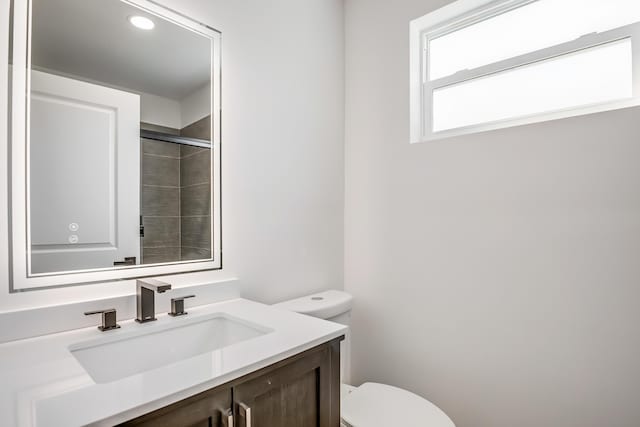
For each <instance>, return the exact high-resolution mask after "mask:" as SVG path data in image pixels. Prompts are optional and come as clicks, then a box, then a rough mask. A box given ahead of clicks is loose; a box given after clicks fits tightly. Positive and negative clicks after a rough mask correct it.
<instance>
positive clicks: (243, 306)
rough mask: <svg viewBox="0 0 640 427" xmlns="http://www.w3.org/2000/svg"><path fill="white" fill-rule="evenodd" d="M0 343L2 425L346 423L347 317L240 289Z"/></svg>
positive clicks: (321, 426)
mask: <svg viewBox="0 0 640 427" xmlns="http://www.w3.org/2000/svg"><path fill="white" fill-rule="evenodd" d="M119 324H120V325H121V328H119V329H116V330H111V331H107V332H101V331H99V330H98V329H97V328H96V327H90V328H84V329H79V330H73V331H68V332H62V333H57V334H50V335H45V336H42V337H36V338H31V339H25V340H19V341H12V342H8V343H5V344H1V345H0V378H1V379H2V383H3V387H2V389H0V412H1V413H2V414H3V423H2V424H3V425H6V426H28V427H50V426H51V427H53V426H55V427H59V426H67V427H72V426H84V425H93V426H114V425H125V426H185V425H189V426H192V425H194V426H199V425H203V426H227V427H249V426H252V427H256V426H281V427H286V426H291V427H294V426H295V427H316V426H318V427H330V426H331V427H338V426H339V419H340V418H339V414H340V361H339V359H340V341H341V340H342V338H343V336H344V334H345V332H346V327H345V326H343V325H339V324H336V323H332V322H327V321H323V320H319V319H315V318H312V317H308V316H304V315H300V314H296V313H291V312H288V311H285V310H281V309H278V308H275V307H272V306H268V305H264V304H260V303H256V302H253V301H249V300H246V299H242V298H237V299H232V300H228V301H222V302H219V303H214V304H208V305H204V306H199V307H192V308H190V309H189V314H188V315H186V316H181V317H177V318H176V317H171V316H168V315H158V320H157V321H154V322H150V323H148V324H147V323H145V324H139V323H137V322H135V321H133V320H126V321H123V322H119Z"/></svg>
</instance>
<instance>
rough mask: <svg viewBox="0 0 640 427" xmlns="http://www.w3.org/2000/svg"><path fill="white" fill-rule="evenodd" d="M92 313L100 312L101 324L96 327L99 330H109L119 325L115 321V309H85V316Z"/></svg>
mask: <svg viewBox="0 0 640 427" xmlns="http://www.w3.org/2000/svg"><path fill="white" fill-rule="evenodd" d="M93 314H101V315H102V325H101V326H98V329H100V330H101V331H103V332H104V331H110V330H112V329H118V328H119V327H120V325H118V324H117V323H116V309H115V308H108V309H106V310H96V311H87V312H85V313H84V315H85V316H91V315H93Z"/></svg>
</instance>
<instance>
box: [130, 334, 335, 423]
mask: <svg viewBox="0 0 640 427" xmlns="http://www.w3.org/2000/svg"><path fill="white" fill-rule="evenodd" d="M341 340H342V338H338V339H335V340H333V341H329V342H327V343H325V344H322V345H319V346H317V347H314V348H312V349H310V350H307V351H305V352H303V353H300V354H297V355H295V356H293V357H290V358H288V359H285V360H283V361H280V362H278V363H275V364H273V365H271V366H268V367H266V368H263V369H260V370H258V371H256V372H252V373H251V374H248V375H245V376H244V377H241V378H238V379H237V380H234V381H231V382H230V383H227V384H224V385H221V386H218V387H215V388H213V389H211V390H208V391H205V392H203V393H200V394H197V395H195V396H192V397H190V398H188V399H185V400H182V401H180V402H176V403H174V404H172V405H169V406H167V407H164V408H161V409H158V410H156V411H154V412H151V413H149V414H146V415H143V416H141V417H138V418H135V419H133V420H131V421H127V422H126V423H124V424H121V426H127V427H133V426H145V427H150V426H154V427H192V426H193V427H199V426H203V427H205V426H206V427H219V426H220V427H339V426H340V341H341Z"/></svg>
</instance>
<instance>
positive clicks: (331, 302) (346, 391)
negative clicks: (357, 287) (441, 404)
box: [275, 290, 455, 427]
mask: <svg viewBox="0 0 640 427" xmlns="http://www.w3.org/2000/svg"><path fill="white" fill-rule="evenodd" d="M352 303H353V297H352V296H351V295H349V294H348V293H346V292H343V291H335V290H332V291H326V292H321V293H318V294H314V295H309V296H306V297H302V298H297V299H293V300H289V301H285V302H281V303H279V304H275V307H278V308H281V309H284V310H288V311H294V312H296V313H301V314H306V315H309V316H313V317H318V318H321V319H325V320H329V321H332V322H337V323H341V324H343V325H347V326H348V325H349V323H350V319H351V306H352ZM340 346H341V348H340V377H341V380H342V386H341V396H340V407H341V414H340V415H341V419H342V425H343V426H344V427H390V426H393V427H455V425H454V424H453V421H451V419H450V418H449V417H448V416H447V415H446V414H445V413H444V412H442V410H440V409H439V408H438V407H437V406H436V405H434V404H433V403H431V402H429V401H428V400H426V399H424V398H422V397H420V396H418V395H417V394H414V393H411V392H409V391H407V390H403V389H401V388H398V387H393V386H390V385H386V384H378V383H372V382H366V383H364V384H362V385H361V386H359V387H353V386H350V385H348V383H349V381H350V375H351V370H350V367H351V363H350V361H351V357H350V356H351V337H350V332H347V333H346V335H345V339H344V341H342V343H341V344H340Z"/></svg>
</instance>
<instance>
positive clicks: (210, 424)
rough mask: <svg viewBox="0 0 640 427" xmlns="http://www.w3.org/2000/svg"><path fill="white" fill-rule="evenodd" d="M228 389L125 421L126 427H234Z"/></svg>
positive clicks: (183, 401)
mask: <svg viewBox="0 0 640 427" xmlns="http://www.w3.org/2000/svg"><path fill="white" fill-rule="evenodd" d="M231 396H232V394H231V388H229V387H225V386H222V387H216V388H214V389H212V390H207V391H205V392H204V393H200V394H197V395H195V396H192V397H190V398H188V399H185V400H182V401H180V402H177V403H174V404H172V405H169V406H166V407H164V408H162V409H158V410H157V411H153V412H151V413H149V414H146V415H143V416H141V417H138V418H136V419H134V420H131V421H128V422H126V423H124V424H121V425H122V426H128V427H133V426H135V427H175V426H181V427H234V426H230V425H229V420H230V419H231V418H230V417H229V416H230V415H231V408H232V406H231V404H232V402H231Z"/></svg>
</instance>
